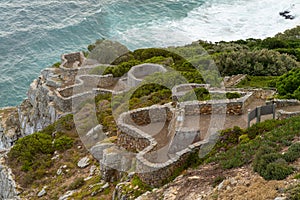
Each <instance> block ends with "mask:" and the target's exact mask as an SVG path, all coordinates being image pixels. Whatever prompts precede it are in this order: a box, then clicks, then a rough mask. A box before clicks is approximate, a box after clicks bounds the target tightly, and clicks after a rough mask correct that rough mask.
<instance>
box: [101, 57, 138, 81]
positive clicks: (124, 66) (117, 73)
mask: <svg viewBox="0 0 300 200" xmlns="http://www.w3.org/2000/svg"><path fill="white" fill-rule="evenodd" d="M138 64H141V62H140V61H138V60H130V61H128V62H123V63H121V64H119V65H118V66H115V67H107V68H106V69H105V70H104V72H103V75H106V74H112V75H113V76H114V77H121V76H123V75H124V74H125V73H127V72H128V71H129V70H130V69H131V67H133V66H135V65H138Z"/></svg>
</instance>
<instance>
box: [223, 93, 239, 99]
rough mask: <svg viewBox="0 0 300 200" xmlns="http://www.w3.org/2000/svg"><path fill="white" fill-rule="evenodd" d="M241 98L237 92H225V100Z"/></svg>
mask: <svg viewBox="0 0 300 200" xmlns="http://www.w3.org/2000/svg"><path fill="white" fill-rule="evenodd" d="M240 97H241V94H240V93H238V92H227V93H226V98H227V99H237V98H240Z"/></svg>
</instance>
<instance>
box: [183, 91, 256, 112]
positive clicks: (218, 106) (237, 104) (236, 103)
mask: <svg viewBox="0 0 300 200" xmlns="http://www.w3.org/2000/svg"><path fill="white" fill-rule="evenodd" d="M252 97H253V93H248V94H246V95H245V96H243V97H241V98H238V99H224V100H209V101H189V102H182V103H180V107H183V108H184V110H185V114H186V115H211V114H225V113H226V114H229V115H242V114H243V113H244V112H245V107H246V106H247V105H248V104H249V102H250V101H251V100H252ZM224 112H225V113H224Z"/></svg>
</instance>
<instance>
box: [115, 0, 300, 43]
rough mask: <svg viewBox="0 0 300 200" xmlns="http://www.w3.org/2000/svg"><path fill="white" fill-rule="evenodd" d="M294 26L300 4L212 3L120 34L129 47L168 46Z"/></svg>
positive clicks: (268, 0)
mask: <svg viewBox="0 0 300 200" xmlns="http://www.w3.org/2000/svg"><path fill="white" fill-rule="evenodd" d="M292 5H293V6H292ZM283 10H289V11H291V14H292V15H294V16H295V17H296V18H295V19H294V20H289V19H285V18H284V17H282V16H280V15H279V12H281V11H283ZM297 25H300V1H295V0H285V1H278V0H251V1H249V0H236V1H228V0H227V1H222V2H221V1H220V0H214V1H210V2H207V3H205V4H204V5H202V6H200V7H198V8H195V9H193V10H192V11H191V12H189V13H188V15H187V16H186V17H185V18H181V19H180V20H177V21H161V20H156V21H155V23H154V22H152V24H145V26H143V27H136V28H132V29H130V30H127V31H126V32H124V33H121V37H122V39H123V40H124V41H126V43H128V42H129V43H131V44H132V46H138V47H144V46H148V45H152V46H157V45H158V46H169V45H174V44H184V43H190V42H192V41H195V40H198V39H202V40H208V41H221V40H224V41H232V40H238V39H246V38H266V37H269V36H274V35H275V34H276V33H278V32H283V31H284V30H286V29H289V28H293V27H295V26H297ZM116 37H119V36H116Z"/></svg>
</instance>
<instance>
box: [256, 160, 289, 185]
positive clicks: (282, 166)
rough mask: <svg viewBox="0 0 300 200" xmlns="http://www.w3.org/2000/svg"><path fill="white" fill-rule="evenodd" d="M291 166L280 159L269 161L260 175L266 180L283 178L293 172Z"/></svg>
mask: <svg viewBox="0 0 300 200" xmlns="http://www.w3.org/2000/svg"><path fill="white" fill-rule="evenodd" d="M293 171H294V170H293V168H292V167H290V166H288V165H287V164H286V163H285V162H283V161H282V160H280V161H277V162H272V163H269V164H268V165H267V167H266V170H265V171H264V173H263V174H261V175H262V177H264V179H266V180H283V179H285V178H286V177H287V176H289V175H290V174H292V173H293Z"/></svg>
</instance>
